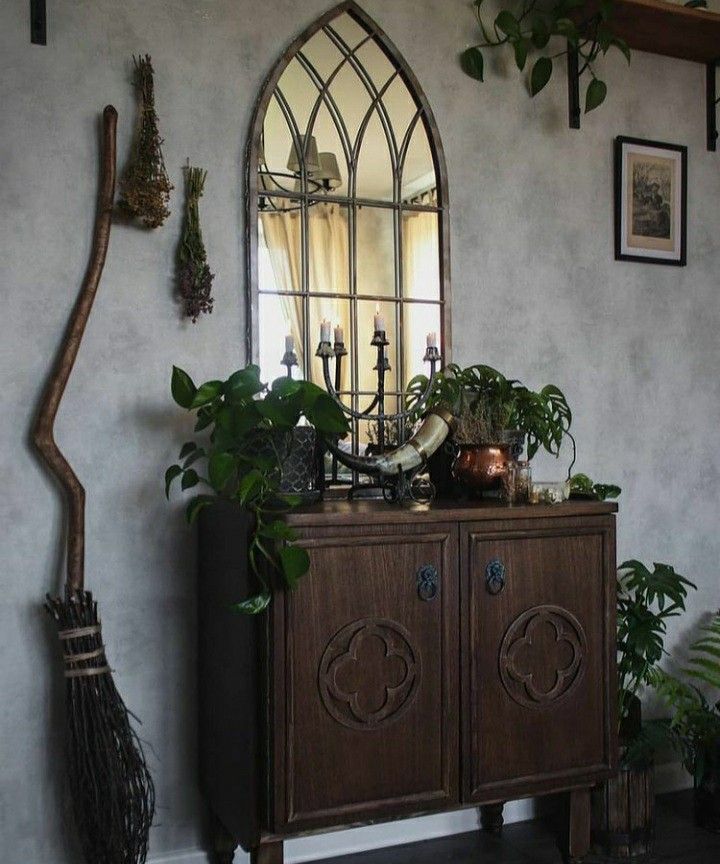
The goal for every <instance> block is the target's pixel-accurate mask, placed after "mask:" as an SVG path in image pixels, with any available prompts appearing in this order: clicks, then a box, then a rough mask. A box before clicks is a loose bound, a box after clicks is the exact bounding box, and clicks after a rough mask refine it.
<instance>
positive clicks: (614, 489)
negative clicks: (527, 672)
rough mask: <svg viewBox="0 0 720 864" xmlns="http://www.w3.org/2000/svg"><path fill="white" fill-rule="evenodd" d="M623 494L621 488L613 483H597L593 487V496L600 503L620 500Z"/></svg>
mask: <svg viewBox="0 0 720 864" xmlns="http://www.w3.org/2000/svg"><path fill="white" fill-rule="evenodd" d="M621 493H622V489H621V488H620V487H619V486H614V485H613V484H612V483H607V484H606V483H596V484H595V485H594V486H593V494H594V495H595V496H596V497H597V499H598V500H599V501H608V500H610V499H614V498H618V497H619V496H620V495H621Z"/></svg>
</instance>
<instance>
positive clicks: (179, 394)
mask: <svg viewBox="0 0 720 864" xmlns="http://www.w3.org/2000/svg"><path fill="white" fill-rule="evenodd" d="M170 391H171V393H172V397H173V399H174V400H175V401H176V402H177V404H178V405H179V406H180V407H181V408H190V406H191V405H192V401H193V399H194V398H195V393H196V392H197V388H196V387H195V385H194V384H193V381H192V378H191V377H190V376H189V375H188V374H187V372H185V371H184V370H183V369H179V368H178V367H177V366H173V371H172V380H171V382H170Z"/></svg>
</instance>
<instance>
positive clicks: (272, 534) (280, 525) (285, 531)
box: [260, 519, 297, 541]
mask: <svg viewBox="0 0 720 864" xmlns="http://www.w3.org/2000/svg"><path fill="white" fill-rule="evenodd" d="M260 534H261V535H262V536H263V537H269V538H270V539H271V540H288V541H290V540H296V539H297V532H296V531H295V530H294V529H293V528H291V527H290V526H289V525H288V524H287V522H283V521H282V520H281V519H276V520H275V521H274V522H270V523H268V524H267V525H263V526H262V528H261V529H260Z"/></svg>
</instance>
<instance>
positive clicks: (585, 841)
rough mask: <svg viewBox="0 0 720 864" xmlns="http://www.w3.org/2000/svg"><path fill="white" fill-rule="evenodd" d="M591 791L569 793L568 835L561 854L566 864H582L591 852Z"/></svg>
mask: <svg viewBox="0 0 720 864" xmlns="http://www.w3.org/2000/svg"><path fill="white" fill-rule="evenodd" d="M590 793H591V790H590V789H573V791H572V792H570V793H568V815H567V825H566V832H567V833H566V834H565V837H564V838H563V839H564V842H563V843H562V844H561V852H562V854H563V859H564V860H565V862H566V864H581V862H582V861H583V860H584V859H585V856H586V855H587V854H588V852H589V851H590V812H591V810H590Z"/></svg>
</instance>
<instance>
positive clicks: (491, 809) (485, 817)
mask: <svg viewBox="0 0 720 864" xmlns="http://www.w3.org/2000/svg"><path fill="white" fill-rule="evenodd" d="M504 806H505V802H504V801H500V802H499V803H498V804H483V805H482V806H481V807H480V827H481V828H482V830H483V831H485V832H486V833H487V834H501V833H502V827H503V807H504Z"/></svg>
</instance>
